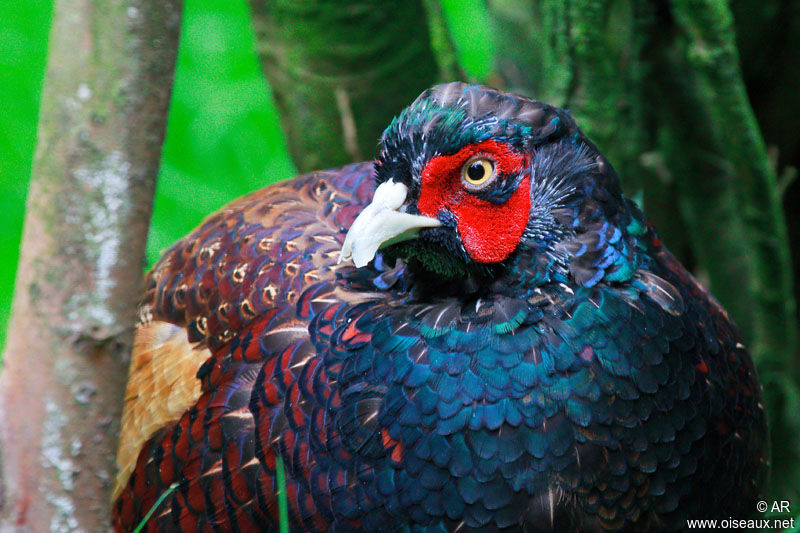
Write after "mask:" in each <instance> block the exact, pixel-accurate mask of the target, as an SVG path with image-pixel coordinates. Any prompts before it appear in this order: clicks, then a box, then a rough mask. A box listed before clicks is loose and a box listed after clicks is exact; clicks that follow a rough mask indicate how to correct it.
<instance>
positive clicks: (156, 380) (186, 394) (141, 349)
mask: <svg viewBox="0 0 800 533" xmlns="http://www.w3.org/2000/svg"><path fill="white" fill-rule="evenodd" d="M209 357H211V352H209V351H208V349H207V348H204V347H194V346H193V345H192V344H191V343H189V340H188V339H187V336H186V330H185V329H184V328H182V327H179V326H176V325H174V324H170V323H168V322H161V321H153V322H146V323H142V324H140V325H139V327H138V328H137V329H136V336H135V338H134V341H133V352H132V355H131V368H130V374H129V376H128V386H127V388H126V390H125V407H124V411H123V415H122V427H121V430H120V435H119V442H120V445H119V449H118V450H117V468H118V473H117V479H116V482H115V483H114V492H113V496H112V499H113V500H116V499H117V497H118V496H119V494H120V492H121V491H122V489H123V488H124V487H125V484H126V483H127V481H128V478H129V477H130V474H131V472H132V471H133V469H134V467H135V466H136V458H137V457H138V456H139V451H140V450H141V448H142V446H143V445H144V443H145V442H147V440H148V439H150V437H152V436H153V434H154V433H155V432H156V431H158V430H159V429H161V428H163V427H164V426H165V425H166V424H167V423H168V422H171V421H173V420H177V419H178V418H179V417H180V416H181V415H182V414H183V412H184V411H185V410H186V409H187V408H188V407H190V406H192V405H194V404H195V403H196V402H197V399H198V398H199V397H200V380H198V379H197V370H198V368H200V365H202V364H203V362H204V361H205V360H206V359H208V358H209Z"/></svg>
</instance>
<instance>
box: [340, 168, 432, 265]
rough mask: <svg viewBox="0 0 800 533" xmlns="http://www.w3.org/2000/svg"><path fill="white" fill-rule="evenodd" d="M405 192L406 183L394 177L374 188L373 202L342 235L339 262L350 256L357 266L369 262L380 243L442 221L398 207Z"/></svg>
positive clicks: (411, 235) (406, 236) (405, 237)
mask: <svg viewBox="0 0 800 533" xmlns="http://www.w3.org/2000/svg"><path fill="white" fill-rule="evenodd" d="M407 196H408V187H406V186H405V185H403V184H402V183H396V182H395V181H393V180H389V181H385V182H383V183H381V184H380V185H379V186H378V188H377V189H375V196H374V197H373V198H372V203H370V204H369V205H368V206H367V207H365V208H364V210H363V211H361V214H359V215H358V217H356V219H355V221H353V225H352V226H350V231H348V232H347V236H346V237H345V239H344V244H343V245H342V252H341V253H340V254H339V262H340V263H341V262H342V261H349V260H350V259H352V260H353V264H355V265H356V266H357V267H359V268H360V267H363V266H364V265H366V264H367V263H369V262H370V261H371V260H372V258H373V257H375V254H376V253H377V251H378V249H379V248H380V247H381V246H384V245H388V244H394V243H396V242H401V241H405V240H408V239H413V238H414V237H416V236H417V233H418V232H419V230H420V229H421V228H435V227H437V226H441V225H442V223H441V222H439V221H438V220H437V219H435V218H431V217H424V216H420V215H411V214H409V213H403V212H402V211H399V209H400V208H401V207H402V206H403V204H404V203H405V201H406V197H407Z"/></svg>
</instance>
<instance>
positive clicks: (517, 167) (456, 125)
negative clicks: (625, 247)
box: [341, 82, 625, 278]
mask: <svg viewBox="0 0 800 533" xmlns="http://www.w3.org/2000/svg"><path fill="white" fill-rule="evenodd" d="M375 179H376V185H377V188H376V190H375V195H374V198H373V201H372V203H371V204H370V205H369V206H367V207H366V208H365V209H364V210H363V211H362V213H361V214H360V215H359V216H358V217H357V219H356V220H355V221H354V223H353V225H352V227H351V228H350V230H349V232H348V234H347V237H346V239H345V242H344V245H343V247H342V255H341V257H342V259H345V260H347V259H351V258H352V259H353V262H354V263H355V265H356V266H357V267H361V266H364V265H366V264H367V263H368V262H369V261H370V260H371V259H372V258H373V257H374V256H375V254H376V252H377V250H378V249H379V248H382V249H385V252H384V253H386V254H389V255H394V256H399V257H402V258H403V259H404V260H406V261H407V262H411V263H413V264H416V265H417V266H418V267H419V268H421V269H423V270H427V271H429V272H432V273H435V274H437V275H438V276H441V277H445V278H459V277H464V276H465V275H470V274H474V273H484V274H486V273H492V272H497V271H498V270H502V269H503V268H504V266H507V265H509V264H510V263H512V262H513V260H514V259H515V258H517V257H519V256H520V255H523V256H525V257H527V258H529V259H530V258H535V259H537V260H538V262H539V263H542V264H544V265H545V267H544V268H546V269H550V270H553V269H558V268H561V269H562V270H564V271H565V272H567V271H568V270H569V263H570V255H571V254H572V253H573V252H575V251H579V248H580V246H579V244H576V240H577V241H579V240H580V236H581V235H580V234H582V233H585V231H586V230H587V228H595V227H596V226H597V224H596V222H603V221H608V220H610V219H613V218H614V217H615V216H616V214H617V211H619V207H620V206H624V205H625V203H624V202H623V200H622V193H621V191H620V188H619V184H618V180H617V178H616V175H615V174H614V171H613V169H611V167H610V165H609V164H608V162H607V161H606V160H605V158H604V157H603V156H602V155H601V154H599V152H598V151H597V149H596V148H595V147H594V145H593V144H592V143H591V142H589V141H588V140H587V139H586V138H585V136H583V134H582V133H581V132H580V130H579V129H578V127H577V126H576V124H575V122H574V120H573V119H572V117H571V116H570V115H569V113H567V112H566V111H564V110H561V109H558V108H555V107H552V106H549V105H546V104H543V103H540V102H537V101H535V100H531V99H529V98H526V97H523V96H519V95H515V94H510V93H504V92H501V91H498V90H495V89H492V88H489V87H484V86H477V85H468V84H464V83H459V82H453V83H447V84H442V85H438V86H435V87H432V88H431V89H428V90H426V91H425V92H423V93H422V94H421V95H420V96H419V97H418V98H417V99H416V100H415V101H414V102H413V103H412V104H411V105H410V106H408V107H407V108H406V109H405V110H404V111H403V112H402V113H401V114H400V115H399V116H398V117H397V118H395V119H394V120H393V121H392V123H391V124H390V125H389V127H388V128H387V129H386V131H385V132H384V134H383V136H382V139H381V151H380V155H379V156H378V158H377V160H376V163H375ZM606 226H608V224H606ZM604 231H606V230H604ZM576 247H577V248H576Z"/></svg>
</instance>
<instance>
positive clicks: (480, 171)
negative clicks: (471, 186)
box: [467, 161, 486, 181]
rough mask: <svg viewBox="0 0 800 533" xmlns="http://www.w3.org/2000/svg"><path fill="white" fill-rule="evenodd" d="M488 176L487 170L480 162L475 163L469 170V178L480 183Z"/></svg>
mask: <svg viewBox="0 0 800 533" xmlns="http://www.w3.org/2000/svg"><path fill="white" fill-rule="evenodd" d="M485 175H486V168H485V167H484V165H483V163H482V162H480V161H475V162H474V163H472V164H471V165H470V166H469V168H468V169H467V177H468V178H469V179H470V180H472V181H480V180H482V179H483V177H484V176H485Z"/></svg>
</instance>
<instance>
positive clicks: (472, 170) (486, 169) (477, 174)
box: [461, 157, 494, 187]
mask: <svg viewBox="0 0 800 533" xmlns="http://www.w3.org/2000/svg"><path fill="white" fill-rule="evenodd" d="M493 175H494V163H493V162H492V161H490V160H489V159H486V158H485V157H479V158H476V159H470V160H469V161H467V162H466V163H465V164H464V167H463V168H462V169H461V178H462V179H463V180H464V182H465V183H467V185H472V186H473V187H474V186H476V185H483V184H484V183H486V181H487V180H488V179H489V178H491V177H492V176H493Z"/></svg>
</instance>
